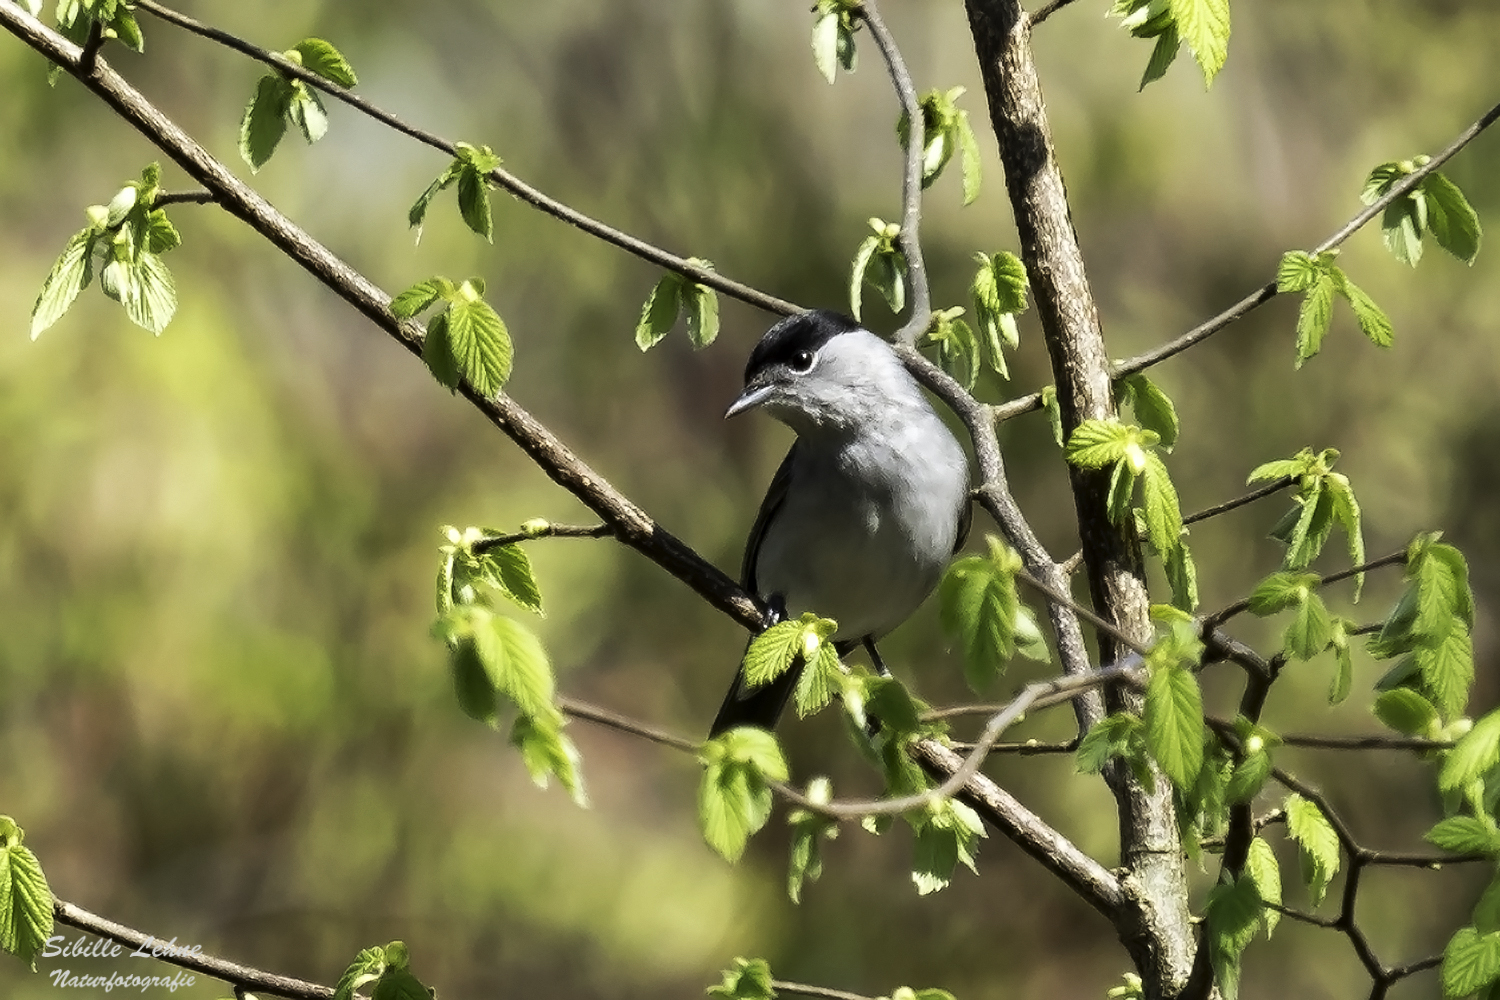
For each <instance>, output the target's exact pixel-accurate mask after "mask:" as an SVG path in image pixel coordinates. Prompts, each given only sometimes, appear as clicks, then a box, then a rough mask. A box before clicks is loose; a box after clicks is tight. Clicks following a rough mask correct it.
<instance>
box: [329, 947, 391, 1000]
mask: <svg viewBox="0 0 1500 1000" xmlns="http://www.w3.org/2000/svg"><path fill="white" fill-rule="evenodd" d="M385 968H386V959H385V952H384V951H383V950H382V949H380V948H366V949H364V950H363V951H361V952H360V953H359V954H358V955H356V956H355V957H354V961H353V962H351V963H350V964H349V967H348V968H347V969H345V970H344V974H343V975H342V976H340V977H339V981H338V985H337V986H335V987H334V991H333V1000H353V997H354V994H355V992H356V991H357V990H360V989H362V988H363V987H365V986H367V985H369V984H370V983H373V982H375V981H376V980H377V979H379V978H380V974H381V973H382V972H384V971H385Z"/></svg>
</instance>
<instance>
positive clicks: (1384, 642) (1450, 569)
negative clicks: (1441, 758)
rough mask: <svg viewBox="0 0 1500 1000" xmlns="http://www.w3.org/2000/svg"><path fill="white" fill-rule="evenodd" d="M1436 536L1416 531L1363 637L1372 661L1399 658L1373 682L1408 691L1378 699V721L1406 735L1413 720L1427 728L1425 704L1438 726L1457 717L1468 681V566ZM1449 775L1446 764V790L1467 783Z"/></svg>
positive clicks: (1471, 657)
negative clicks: (1400, 583)
mask: <svg viewBox="0 0 1500 1000" xmlns="http://www.w3.org/2000/svg"><path fill="white" fill-rule="evenodd" d="M1438 538H1439V535H1438V534H1436V533H1433V534H1426V535H1420V536H1418V537H1417V538H1416V539H1415V540H1414V541H1413V542H1412V543H1411V545H1410V546H1408V548H1407V552H1406V569H1405V580H1406V590H1405V591H1404V592H1403V593H1402V595H1401V598H1400V600H1399V601H1397V602H1396V606H1395V608H1394V609H1392V611H1391V613H1390V615H1389V616H1388V617H1387V618H1386V620H1385V623H1384V624H1383V625H1382V626H1381V629H1380V632H1379V633H1377V634H1376V635H1375V636H1374V638H1372V639H1371V640H1370V643H1369V650H1370V653H1371V654H1372V655H1373V656H1375V657H1376V658H1378V659H1391V658H1394V657H1400V659H1399V660H1397V662H1396V665H1395V666H1394V667H1392V668H1391V669H1390V671H1388V672H1387V673H1386V675H1385V676H1384V677H1382V678H1381V679H1380V680H1379V681H1378V682H1377V683H1376V688H1377V689H1378V690H1380V691H1385V692H1394V691H1396V690H1406V691H1408V692H1410V693H1409V694H1406V695H1399V696H1396V697H1398V698H1400V699H1401V701H1400V702H1399V703H1398V702H1397V701H1396V700H1394V699H1388V700H1387V701H1386V702H1385V703H1384V704H1385V716H1384V717H1383V718H1382V721H1385V722H1386V723H1387V724H1390V723H1392V722H1396V721H1400V722H1401V723H1402V725H1400V726H1395V727H1393V728H1398V729H1410V730H1412V731H1413V733H1415V730H1416V729H1417V723H1418V721H1419V720H1421V721H1422V722H1423V724H1422V726H1421V727H1420V728H1421V730H1422V731H1423V732H1424V733H1425V732H1426V731H1427V730H1428V729H1429V724H1427V723H1426V721H1425V716H1426V714H1427V712H1428V711H1429V710H1430V711H1431V712H1433V713H1434V714H1435V715H1436V716H1437V718H1438V719H1439V720H1441V721H1442V722H1443V723H1444V724H1448V723H1452V722H1454V721H1456V720H1458V719H1459V718H1460V717H1461V716H1462V715H1463V712H1464V708H1465V707H1466V706H1467V705H1468V702H1469V689H1470V687H1472V686H1473V683H1474V642H1473V639H1472V638H1471V637H1470V632H1471V630H1472V629H1473V627H1474V594H1473V592H1472V591H1471V590H1470V589H1469V567H1468V564H1467V563H1466V562H1465V561H1464V557H1463V555H1462V554H1461V553H1460V552H1459V551H1458V550H1457V549H1455V548H1454V547H1453V546H1451V545H1446V544H1444V543H1442V542H1440V541H1438ZM1419 702H1425V703H1426V706H1427V707H1425V708H1424V707H1423V706H1422V705H1421V704H1419ZM1433 735H1435V736H1438V735H1440V734H1439V733H1433ZM1471 735H1472V734H1471ZM1452 760H1453V754H1450V756H1449V761H1450V762H1451V761H1452ZM1451 774H1452V772H1450V771H1449V769H1448V768H1447V767H1446V766H1445V768H1444V770H1443V777H1442V779H1441V783H1442V785H1443V788H1444V790H1445V791H1454V790H1458V789H1460V788H1461V787H1462V786H1463V785H1464V784H1467V781H1465V782H1453V781H1452V780H1451ZM1475 776H1477V775H1475ZM1468 780H1472V777H1471V778H1470V779H1468Z"/></svg>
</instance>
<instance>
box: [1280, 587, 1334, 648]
mask: <svg viewBox="0 0 1500 1000" xmlns="http://www.w3.org/2000/svg"><path fill="white" fill-rule="evenodd" d="M1282 641H1283V643H1284V645H1285V648H1286V651H1287V652H1288V653H1290V654H1291V655H1292V657H1293V658H1294V659H1298V660H1311V659H1312V658H1313V657H1315V656H1317V655H1318V654H1319V653H1321V652H1323V650H1325V649H1327V648H1328V644H1329V643H1330V642H1332V641H1333V620H1332V619H1331V618H1330V617H1329V615H1328V607H1327V605H1325V604H1324V603H1323V598H1321V597H1319V596H1318V595H1317V594H1313V593H1309V594H1308V595H1307V600H1305V601H1303V602H1302V603H1301V604H1300V605H1299V606H1298V607H1297V612H1296V614H1295V615H1293V616H1292V621H1291V623H1290V624H1288V625H1287V627H1286V633H1285V635H1284V637H1283V640H1282Z"/></svg>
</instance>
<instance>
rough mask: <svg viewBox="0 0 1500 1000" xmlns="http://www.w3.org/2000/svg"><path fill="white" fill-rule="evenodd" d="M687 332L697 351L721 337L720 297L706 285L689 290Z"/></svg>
mask: <svg viewBox="0 0 1500 1000" xmlns="http://www.w3.org/2000/svg"><path fill="white" fill-rule="evenodd" d="M685 297H686V299H687V307H688V313H687V332H688V339H689V340H690V341H692V342H693V348H694V349H695V350H701V349H702V348H705V347H707V346H708V345H709V344H712V343H713V342H714V338H716V337H718V335H719V297H718V294H717V293H715V292H714V290H713V289H712V288H709V287H707V286H706V285H699V284H696V283H694V284H692V285H690V286H689V288H688V290H687V295H686V296H685Z"/></svg>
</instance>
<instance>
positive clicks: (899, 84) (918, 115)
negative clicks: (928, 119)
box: [858, 0, 932, 346]
mask: <svg viewBox="0 0 1500 1000" xmlns="http://www.w3.org/2000/svg"><path fill="white" fill-rule="evenodd" d="M858 17H859V18H860V20H862V21H864V22H865V24H866V25H868V26H869V29H870V34H871V36H873V37H874V39H875V45H876V47H877V48H879V49H880V55H881V57H882V58H883V59H884V60H885V66H886V70H887V71H888V72H889V73H890V76H891V83H892V84H893V85H894V86H895V88H896V96H897V98H898V99H899V100H900V102H901V110H902V113H904V114H905V115H906V121H907V129H906V149H905V150H904V152H905V154H906V162H905V168H904V169H903V171H902V174H901V253H902V254H903V255H904V256H905V257H906V273H907V275H908V277H909V278H910V279H911V316H910V318H908V319H907V321H906V323H905V325H904V326H902V327H901V329H900V330H898V331H897V332H896V342H897V343H899V344H905V345H907V346H911V345H913V344H915V343H916V342H917V338H918V337H920V336H921V335H922V334H923V333H925V332H926V330H927V326H928V323H930V322H931V320H932V293H931V291H930V290H929V287H928V283H927V265H926V264H925V263H924V262H923V259H922V236H921V226H922V152H923V148H922V140H923V135H924V125H923V117H922V105H921V102H920V101H919V100H918V98H917V88H916V86H915V84H913V83H912V79H911V73H910V71H908V70H907V68H906V61H905V60H904V59H902V58H901V50H900V49H899V48H898V47H897V45H896V40H895V39H894V38H893V37H891V33H890V31H889V30H888V29H887V28H886V26H885V22H884V21H883V20H881V18H880V11H879V10H877V9H876V7H875V0H864V2H863V3H861V4H860V6H859V13H858Z"/></svg>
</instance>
